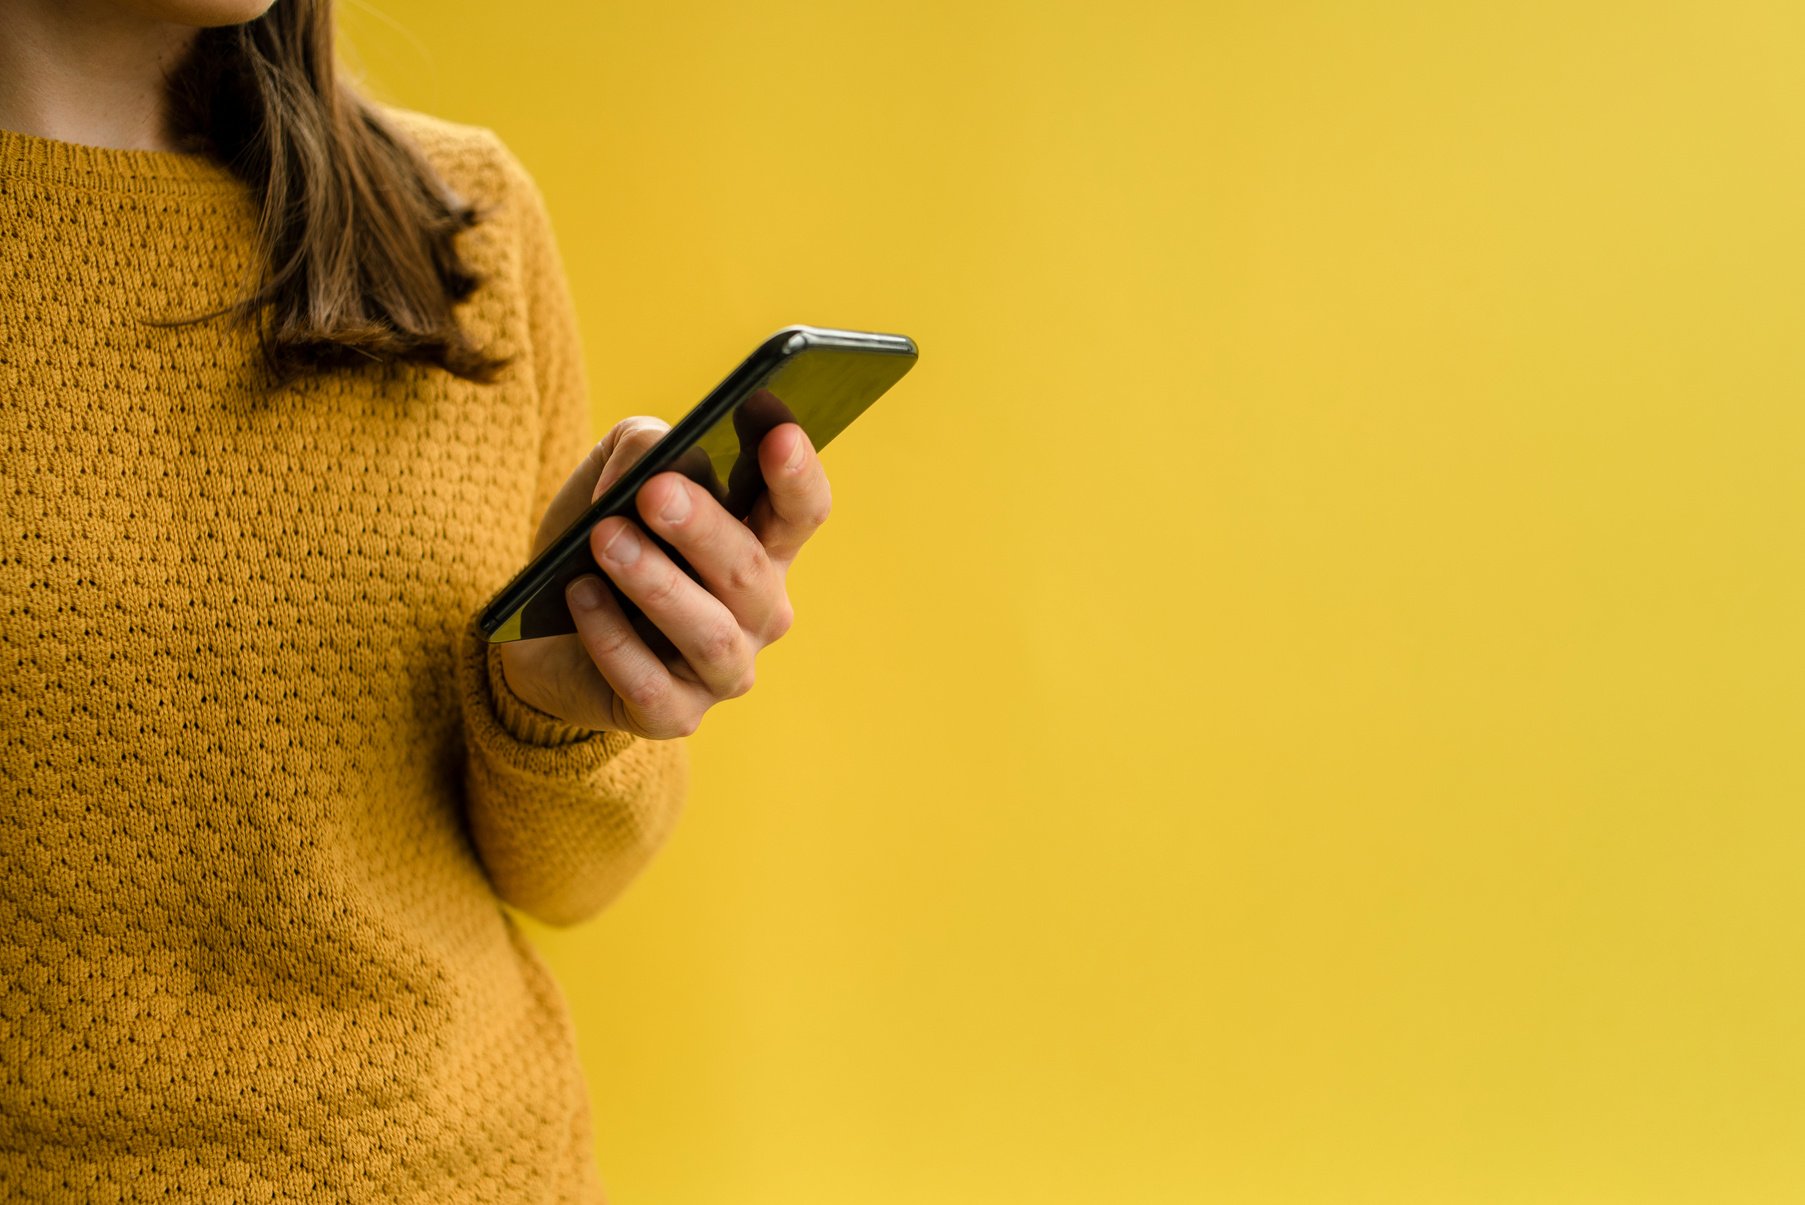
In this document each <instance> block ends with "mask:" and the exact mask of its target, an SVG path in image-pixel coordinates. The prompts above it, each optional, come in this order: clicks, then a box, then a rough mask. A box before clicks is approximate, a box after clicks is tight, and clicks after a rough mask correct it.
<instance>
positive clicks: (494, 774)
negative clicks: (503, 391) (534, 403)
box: [458, 148, 689, 925]
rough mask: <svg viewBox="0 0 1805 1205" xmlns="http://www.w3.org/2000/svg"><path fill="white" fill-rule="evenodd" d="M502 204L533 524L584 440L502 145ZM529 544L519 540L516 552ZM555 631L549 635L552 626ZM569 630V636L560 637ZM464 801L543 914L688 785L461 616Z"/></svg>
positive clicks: (505, 877)
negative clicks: (517, 666)
mask: <svg viewBox="0 0 1805 1205" xmlns="http://www.w3.org/2000/svg"><path fill="white" fill-rule="evenodd" d="M502 162H503V168H504V175H505V176H506V177H507V180H508V192H507V197H508V202H507V203H508V204H509V205H510V206H512V207H513V208H514V209H516V210H517V211H518V212H516V213H515V214H513V215H512V218H513V220H514V222H515V223H516V224H517V227H518V229H519V231H520V256H519V265H520V273H521V282H520V283H521V288H522V289H523V290H524V293H525V298H526V328H527V340H526V344H527V346H526V347H524V348H523V349H522V351H523V356H522V359H523V360H528V361H530V365H527V364H523V365H522V366H521V367H522V369H523V370H526V369H530V372H531V375H532V378H533V382H534V385H535V387H536V392H537V395H538V400H539V407H540V420H541V428H540V429H541V433H542V439H541V446H540V456H539V462H538V464H537V465H535V466H534V472H535V478H534V491H533V511H532V513H533V527H534V528H536V527H537V526H538V522H539V519H540V517H541V516H543V515H544V513H545V509H546V507H547V506H548V505H549V504H550V502H551V499H552V497H553V496H554V495H555V494H556V493H557V491H558V489H559V487H560V486H561V485H562V484H563V483H564V480H565V479H566V478H567V477H568V476H569V475H570V473H571V471H572V470H573V469H575V468H576V466H577V465H578V463H579V462H581V461H582V459H583V457H584V456H585V455H586V454H587V453H588V451H589V449H590V447H591V445H592V444H593V442H594V436H593V434H592V432H591V430H590V427H589V407H588V397H587V390H586V387H585V382H584V376H583V364H582V354H581V348H580V341H579V337H578V330H577V321H576V314H575V310H574V307H573V306H572V304H571V298H570V292H569V287H568V285H567V282H566V280H565V275H564V270H563V266H562V263H561V260H560V257H559V254H558V250H557V246H556V243H555V241H554V239H553V237H552V231H551V222H550V219H549V216H548V214H547V211H546V207H545V202H544V199H543V197H542V196H541V195H540V193H539V190H538V188H537V187H536V186H535V185H534V183H533V181H532V179H531V177H530V176H528V175H527V173H526V171H525V170H524V169H523V168H522V167H521V166H520V164H519V162H518V160H516V159H515V158H514V157H513V156H512V155H511V154H510V153H508V152H507V151H506V150H505V148H503V149H502ZM528 552H529V549H526V548H523V549H522V550H521V555H522V558H523V563H524V558H525V556H526V555H527V553H528ZM555 639H560V638H555ZM561 639H568V637H565V638H561ZM458 662H459V664H458V685H459V691H458V693H459V698H460V701H461V707H462V713H463V721H464V735H465V742H464V744H465V766H464V781H465V806H466V808H467V810H468V821H469V829H470V834H471V839H472V841H473V843H474V845H475V848H476V852H477V856H478V857H479V858H480V859H481V861H482V864H483V868H484V870H485V871H486V873H487V874H488V877H489V881H490V883H491V884H492V885H493V886H494V888H495V891H496V894H497V895H498V896H500V898H501V899H502V900H503V901H504V902H505V903H507V904H509V905H511V906H513V907H515V908H518V909H520V910H521V911H523V912H526V913H527V914H528V915H531V916H533V917H534V918H536V919H538V920H541V921H544V922H546V923H548V924H553V925H569V924H575V923H577V922H579V921H582V920H586V919H588V918H589V917H592V916H594V915H595V914H596V913H597V912H599V911H601V909H602V908H603V907H605V906H606V905H607V904H608V903H609V902H610V901H611V900H613V899H614V898H615V897H616V896H617V895H619V894H620V893H621V891H622V890H624V889H625V888H626V886H627V885H628V884H629V883H630V882H631V881H632V880H633V879H634V877H635V876H637V875H638V873H639V872H640V870H641V869H643V868H644V866H645V865H646V863H647V862H649V861H650V860H651V858H652V856H653V855H654V854H655V853H656V852H657V851H658V849H659V848H660V847H661V846H662V845H663V844H664V841H665V839H666V837H668V835H669V833H670V830H671V828H672V826H673V825H674V824H675V822H676V819H677V815H678V813H679V812H680V810H681V808H682V804H683V799H684V796H685V794H686V793H687V790H688V785H689V762H688V750H687V747H686V745H685V743H684V741H683V740H682V739H681V738H679V739H673V740H661V741H654V740H648V739H646V738H644V737H639V736H635V735H633V734H631V733H623V732H598V731H595V730H592V729H588V728H582V727H577V726H574V725H571V724H568V723H566V722H564V721H563V720H562V719H560V718H558V717H556V716H552V715H548V714H546V713H545V712H542V711H540V710H538V709H537V708H535V707H533V706H532V705H530V704H528V703H527V702H526V701H524V700H523V699H521V698H519V697H518V696H517V695H515V694H514V693H513V691H511V690H510V689H509V688H508V684H507V680H506V678H505V677H504V676H503V675H502V669H501V649H500V646H497V645H491V644H489V643H488V642H487V641H486V640H485V639H484V638H483V636H482V634H481V632H480V630H479V629H478V627H477V623H476V616H475V615H474V614H473V615H472V616H471V617H470V621H469V623H468V625H467V626H466V628H465V630H464V632H463V634H462V636H461V638H460V642H459V656H458Z"/></svg>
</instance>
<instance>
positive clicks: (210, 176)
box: [0, 113, 688, 1203]
mask: <svg viewBox="0 0 1805 1205" xmlns="http://www.w3.org/2000/svg"><path fill="white" fill-rule="evenodd" d="M392 117H393V120H395V121H396V122H397V124H398V125H400V127H401V128H402V130H403V131H404V132H405V133H406V134H408V135H409V136H411V137H412V138H413V139H414V140H415V142H416V143H417V144H418V145H419V147H420V148H421V149H422V151H424V152H425V154H426V156H427V158H428V159H429V160H430V161H431V162H432V163H433V164H434V165H435V166H436V167H437V168H438V170H439V171H440V173H441V174H442V175H443V176H444V177H445V178H446V179H447V180H448V181H449V182H450V184H451V185H452V187H453V188H454V189H455V190H457V191H458V192H459V193H461V194H462V195H463V196H464V197H465V198H466V199H468V200H471V201H473V202H475V203H477V204H478V205H479V206H483V207H486V208H487V209H488V211H489V216H488V217H487V219H486V220H484V221H483V222H482V223H481V224H480V225H478V226H477V227H475V228H474V229H473V230H471V231H469V232H468V233H466V234H465V235H463V236H462V237H461V242H460V247H461V248H462V249H463V250H464V252H465V253H466V255H467V258H468V259H469V261H470V262H471V264H472V265H473V266H474V267H475V269H476V270H477V271H478V272H480V273H481V274H482V276H483V280H484V283H483V284H482V286H481V287H480V288H479V289H478V290H477V292H476V294H475V295H474V296H473V297H472V298H471V300H470V301H469V302H468V303H466V304H465V305H464V306H463V307H461V309H460V314H461V318H462V320H463V322H464V323H465V325H466V329H468V330H469V331H470V333H471V334H472V336H473V337H474V338H475V340H476V341H477V343H478V345H479V346H482V347H485V348H488V349H490V350H493V351H496V352H499V353H501V354H504V355H513V356H515V357H517V359H516V363H515V365H514V367H513V368H512V369H511V370H510V372H509V373H508V375H507V376H506V377H505V379H504V380H503V381H502V382H501V383H499V384H496V385H490V386H484V385H476V384H470V383H466V382H463V381H460V380H457V379H456V378H454V377H452V376H450V375H449V374H448V373H445V372H444V371H442V370H440V369H436V368H427V367H421V366H413V365H410V366H399V367H398V366H370V367H367V368H359V369H356V370H352V371H345V372H335V373H332V374H324V375H319V376H316V377H313V378H311V379H309V380H307V381H305V382H304V383H302V384H301V385H299V386H298V387H295V388H291V389H289V390H288V391H286V392H283V393H281V394H278V395H274V396H264V395H261V394H259V392H258V391H257V390H256V388H255V384H254V382H255V368H256V364H257V351H256V347H255V344H254V338H253V336H252V334H251V333H250V332H249V331H247V330H245V329H243V328H242V327H240V326H239V325H237V324H234V323H230V322H228V321H226V320H223V319H222V320H215V321H210V322H206V323H203V324H200V325H189V326H179V327H161V328H160V327H155V326H149V325H146V324H145V323H144V321H143V320H144V319H145V318H154V317H159V316H174V315H181V314H189V313H196V312H201V311H204V310H208V309H211V308H213V307H215V306H217V305H219V304H221V303H223V302H225V301H227V300H230V299H232V298H233V297H235V296H236V295H237V294H238V291H239V290H240V289H241V288H242V287H243V283H244V280H245V278H246V277H245V273H246V270H247V268H248V267H249V266H250V262H251V261H250V255H251V247H252V243H251V234H252V230H253V222H254V218H255V215H254V212H253V210H252V208H251V205H250V201H249V197H248V193H247V191H246V190H245V189H244V188H243V187H242V186H241V185H240V184H238V183H237V182H236V181H234V180H233V179H232V178H231V177H230V176H229V175H228V174H227V173H226V172H225V171H224V170H223V169H222V168H220V167H218V166H216V165H214V164H211V163H208V162H205V161H202V160H199V159H196V158H193V157H189V156H183V155H176V154H164V153H158V152H146V151H117V150H100V149H95V148H90V147H82V146H76V145H73V144H70V143H64V142H57V141H52V140H48V139H43V138H36V137H31V136H25V135H19V134H14V133H5V132H0V463H3V464H4V466H5V477H4V481H3V483H0V506H3V507H4V523H3V524H0V613H3V616H4V618H3V621H0V1199H5V1200H15V1199H18V1200H32V1201H39V1200H43V1201H80V1202H88V1201H111V1200H128V1199H129V1200H137V1199H155V1200H159V1201H162V1200H183V1201H188V1200H195V1201H271V1200H280V1201H333V1200H371V1201H431V1202H435V1203H443V1202H463V1201H506V1202H523V1201H598V1200H600V1199H601V1195H602V1190H601V1186H600V1182H599V1177H598V1175H597V1172H596V1170H595V1169H594V1166H593V1158H592V1155H591V1146H590V1143H591V1139H590V1130H589V1118H588V1111H587V1106H586V1103H585V1094H584V1089H583V1084H582V1082H581V1077H580V1070H579V1066H578V1063H577V1059H576V1055H575V1052H574V1048H573V1043H572V1030H571V1022H570V1018H569V1016H568V1013H567V1011H566V1009H565V1007H564V1003H563V1000H562V997H561V996H560V994H559V992H558V989H557V987H556V985H555V984H554V983H553V982H552V980H551V979H550V977H549V976H548V975H547V973H546V969H545V967H544V965H543V964H542V963H541V962H540V961H539V959H538V958H537V957H536V956H535V954H534V953H533V951H532V949H531V948H530V947H529V946H528V944H527V942H526V941H525V940H524V938H523V936H522V934H521V932H520V930H519V929H518V928H517V927H516V925H515V923H514V921H513V920H512V919H511V918H510V916H509V913H508V911H507V909H506V908H504V905H509V906H512V907H514V908H518V909H520V910H521V911H523V912H525V913H528V914H530V915H533V916H535V917H539V918H542V919H544V920H546V921H548V922H550V923H553V924H565V923H570V922H575V921H578V920H581V919H584V918H586V917H589V916H591V915H593V914H594V913H595V912H597V911H598V910H599V909H601V908H602V907H603V906H604V905H605V904H607V903H608V902H609V901H610V900H611V899H612V898H613V897H614V896H615V895H616V894H617V893H618V892H619V891H620V890H621V889H622V888H623V887H624V886H625V885H626V884H627V883H628V882H629V881H630V880H631V879H632V878H633V876H634V875H635V874H636V873H637V872H638V871H639V870H640V868H641V867H642V866H644V865H645V863H646V861H647V860H648V859H649V858H650V857H651V856H652V854H653V853H654V851H655V850H656V849H657V848H658V846H659V845H660V844H661V842H663V841H664V839H665V837H666V835H667V834H668V832H669V831H670V828H671V825H672V823H673V821H674V820H675V818H676V816H677V813H678V810H679V807H680V804H681V801H682V798H683V795H684V791H685V788H686V785H687V781H688V765H687V761H686V753H685V749H684V746H683V744H682V743H681V742H679V741H647V740H642V739H640V738H637V737H633V736H630V735H626V734H619V733H597V732H591V731H589V730H587V729H581V728H573V727H570V726H568V725H566V724H564V723H562V722H560V721H558V720H557V719H555V718H554V717H551V716H548V715H545V714H543V713H541V712H538V711H536V710H534V709H532V708H531V707H529V706H528V705H526V704H525V703H524V702H522V701H521V700H519V699H518V698H516V697H514V696H513V695H511V694H510V693H509V692H508V691H507V689H506V683H505V680H504V679H503V678H502V677H501V675H500V669H499V662H498V660H497V658H496V655H495V653H494V651H492V650H490V649H489V648H488V646H486V645H485V644H483V643H482V642H481V640H480V639H479V638H478V636H477V634H476V631H475V628H474V626H473V620H474V617H475V614H476V612H477V611H478V610H479V609H480V608H481V606H482V604H483V603H484V602H485V601H487V599H488V598H489V596H490V595H491V594H492V593H493V592H494V591H495V590H496V589H497V588H498V587H499V586H500V585H501V584H502V583H503V582H504V581H506V580H507V578H508V577H509V576H510V575H512V574H513V573H514V571H515V570H517V569H518V568H519V567H520V566H521V565H522V564H524V563H525V560H526V557H527V554H528V551H529V545H530V542H531V538H532V534H533V532H534V529H535V527H536V525H537V522H538V519H539V517H540V515H541V513H542V512H543V510H544V508H545V507H546V505H547V503H548V502H549V500H550V498H551V496H552V495H553V493H554V492H555V491H556V489H557V487H558V486H559V485H560V484H561V483H562V482H563V480H564V479H565V477H566V476H567V475H568V474H569V473H570V472H571V471H572V470H573V469H574V468H575V467H576V465H577V463H578V462H579V461H580V460H582V458H583V456H584V454H585V453H586V452H587V451H588V448H589V446H590V442H591V440H592V438H593V436H592V434H591V431H590V429H589V424H588V415H587V408H586V406H587V403H586V400H585V394H584V385H583V378H582V371H581V366H580V358H579V353H578V342H577V328H576V323H575V320H574V318H573V315H572V311H571V305H570V300H569V296H568V293H567V291H566V287H565V282H564V277H563V274H562V271H561V269H560V266H559V261H558V256H557V252H556V249H555V247H554V244H553V241H552V236H551V231H550V229H549V226H548V223H547V220H546V212H545V208H544V206H543V203H542V201H541V199H540V197H539V194H538V192H537V191H536V190H535V188H534V186H533V184H532V182H531V180H530V179H529V178H528V177H527V175H526V174H525V172H524V171H523V170H522V169H521V167H520V165H519V163H518V162H517V161H516V160H515V159H514V158H513V157H512V156H511V155H510V154H509V153H508V152H507V150H506V149H505V148H504V147H503V146H502V145H501V144H500V143H499V142H498V141H497V140H496V138H495V137H494V136H493V135H492V134H490V133H489V132H487V131H485V130H480V129H474V128H469V127H463V126H456V125H452V124H449V123H445V122H440V121H436V120H433V119H430V118H425V117H421V116H418V115H414V114H407V113H394V114H392Z"/></svg>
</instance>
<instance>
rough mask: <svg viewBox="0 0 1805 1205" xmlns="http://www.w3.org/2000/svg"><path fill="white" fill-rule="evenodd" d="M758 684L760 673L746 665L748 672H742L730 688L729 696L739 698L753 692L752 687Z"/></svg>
mask: <svg viewBox="0 0 1805 1205" xmlns="http://www.w3.org/2000/svg"><path fill="white" fill-rule="evenodd" d="M756 685H758V673H757V671H756V670H754V669H753V668H752V667H751V666H750V665H748V666H747V667H746V672H745V673H743V674H741V675H740V676H739V679H738V680H737V681H735V682H734V684H733V685H732V686H731V687H730V688H728V691H727V697H728V698H730V699H737V698H740V697H741V696H743V695H747V694H750V693H752V688H753V687H754V686H756Z"/></svg>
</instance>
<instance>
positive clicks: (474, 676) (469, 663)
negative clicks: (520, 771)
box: [459, 618, 639, 761]
mask: <svg viewBox="0 0 1805 1205" xmlns="http://www.w3.org/2000/svg"><path fill="white" fill-rule="evenodd" d="M460 656H461V659H462V662H463V664H462V666H461V667H460V669H461V670H462V673H461V674H460V675H459V677H460V678H461V680H462V686H463V693H464V696H465V697H464V707H465V712H466V718H467V719H468V720H469V721H470V722H471V723H472V725H473V726H474V727H476V728H477V729H478V734H479V735H481V736H497V737H502V738H504V740H505V741H507V742H509V743H512V744H516V745H521V746H528V747H531V748H535V749H559V750H564V749H570V750H572V751H576V750H581V751H582V752H584V753H585V754H588V756H587V757H585V758H583V759H582V760H584V761H592V760H598V759H599V760H607V759H608V758H610V757H612V756H614V755H615V754H618V753H620V752H621V751H622V750H624V749H626V748H627V747H628V746H629V745H631V744H633V742H634V741H636V740H637V739H639V738H637V737H635V736H634V735H633V734H632V733H630V732H614V731H608V730H602V729H596V728H584V727H581V726H580V725H576V724H571V723H569V722H567V721H565V720H564V719H562V718H560V717H558V716H555V715H551V714H549V713H547V712H544V711H541V710H539V709H538V708H537V707H534V706H533V705H532V704H531V703H528V702H527V701H526V700H525V699H522V698H521V697H520V696H519V695H517V694H515V693H514V691H513V689H512V688H511V687H509V686H508V679H507V676H506V675H505V674H504V673H503V672H502V668H501V646H500V645H499V644H490V643H489V641H488V640H487V639H486V638H485V637H484V636H483V634H482V630H481V629H480V628H479V627H478V626H477V624H476V620H475V619H474V618H472V619H471V621H470V624H469V626H468V627H466V628H465V630H464V639H463V649H462V650H461V653H460Z"/></svg>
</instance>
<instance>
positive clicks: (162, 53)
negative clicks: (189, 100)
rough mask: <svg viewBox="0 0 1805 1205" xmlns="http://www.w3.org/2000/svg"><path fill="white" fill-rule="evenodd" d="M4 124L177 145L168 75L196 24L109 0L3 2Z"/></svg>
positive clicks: (132, 143)
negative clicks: (166, 93) (167, 91)
mask: <svg viewBox="0 0 1805 1205" xmlns="http://www.w3.org/2000/svg"><path fill="white" fill-rule="evenodd" d="M0 17H3V19H4V21H5V24H6V35H5V36H4V37H0V129H4V130H12V131H14V132H16V133H20V134H35V135H37V136H39V137H41V138H55V139H59V140H61V141H63V142H79V143H83V144H86V145H88V146H103V147H113V148H117V149H119V150H141V151H169V150H175V149H176V147H175V143H174V139H173V137H172V136H171V134H170V131H169V127H168V120H167V105H166V104H165V101H164V75H165V73H166V72H168V71H169V70H171V69H172V68H174V66H175V65H176V63H178V62H179V61H180V60H181V57H182V55H183V54H184V53H185V52H186V51H187V49H188V46H189V43H190V42H191V41H192V40H193V38H194V36H195V33H196V30H195V29H194V28H193V27H192V26H184V25H174V24H170V23H168V22H164V21H156V20H152V19H150V18H147V17H144V16H140V15H138V14H136V13H133V12H131V11H129V9H128V8H127V6H125V5H121V4H109V3H105V2H104V0H3V2H0Z"/></svg>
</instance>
